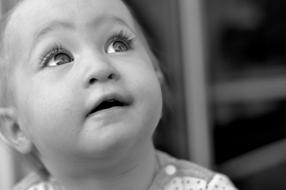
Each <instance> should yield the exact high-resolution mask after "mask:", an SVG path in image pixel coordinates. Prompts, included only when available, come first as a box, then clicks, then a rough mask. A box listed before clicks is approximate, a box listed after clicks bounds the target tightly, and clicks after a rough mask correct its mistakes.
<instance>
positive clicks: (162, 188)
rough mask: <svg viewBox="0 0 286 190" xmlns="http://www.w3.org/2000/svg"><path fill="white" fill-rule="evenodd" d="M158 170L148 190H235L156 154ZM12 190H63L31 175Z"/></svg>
mask: <svg viewBox="0 0 286 190" xmlns="http://www.w3.org/2000/svg"><path fill="white" fill-rule="evenodd" d="M157 155H158V156H157V157H158V162H159V166H160V167H159V170H158V171H157V174H156V175H155V177H154V179H153V182H152V184H151V186H150V188H149V190H237V189H236V188H235V187H234V186H233V184H232V183H231V181H230V180H229V179H228V177H226V176H225V175H222V174H219V173H214V172H212V171H210V170H208V169H206V168H203V167H201V166H198V165H196V164H194V163H191V162H188V161H184V160H178V159H175V158H172V157H170V156H169V155H167V154H165V153H162V152H157ZM13 190H64V188H62V187H61V186H60V184H59V183H57V182H56V181H55V180H53V179H52V180H50V181H42V180H41V179H40V178H39V177H38V176H37V175H36V174H31V175H30V176H28V177H27V178H25V179H24V180H23V181H22V182H21V183H19V184H18V185H17V186H15V188H13Z"/></svg>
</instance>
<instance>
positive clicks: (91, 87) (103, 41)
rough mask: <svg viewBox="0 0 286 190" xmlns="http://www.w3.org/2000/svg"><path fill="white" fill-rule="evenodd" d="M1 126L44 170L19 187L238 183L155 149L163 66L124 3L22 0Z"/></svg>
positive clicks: (88, 189)
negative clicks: (161, 66) (154, 141)
mask: <svg viewBox="0 0 286 190" xmlns="http://www.w3.org/2000/svg"><path fill="white" fill-rule="evenodd" d="M2 38H3V48H2V54H3V55H2V61H1V83H2V86H1V93H2V94H1V109H0V119H1V123H0V124H1V133H2V134H3V136H4V137H5V139H6V140H7V141H8V142H9V144H11V146H13V147H14V148H15V149H17V150H18V151H19V152H21V153H23V154H25V155H29V156H30V158H33V160H34V162H35V164H37V165H38V166H39V167H37V168H38V170H37V171H36V172H35V173H33V174H31V175H29V176H27V177H26V178H25V179H24V180H23V181H21V182H20V183H19V184H18V185H16V186H15V188H14V189H15V190H115V189H116V190H157V189H158V190H159V189H160V190H161V189H162V190H191V189H192V190H205V189H207V190H219V189H220V190H234V189H235V187H233V186H232V184H231V182H230V181H229V180H228V178H227V177H226V176H224V175H221V174H218V173H214V172H211V171H209V170H207V169H204V168H202V167H200V166H197V165H195V164H193V163H190V162H187V161H182V160H176V159H175V158H171V157H170V156H168V155H166V154H164V153H162V152H159V151H156V150H155V149H154V146H153V144H152V134H153V132H154V130H155V128H156V126H157V124H158V122H159V120H160V118H161V114H162V101H163V100H162V92H161V83H162V73H161V71H160V69H159V67H158V63H157V60H156V58H155V57H154V56H153V54H152V52H151V50H150V48H149V47H148V45H147V41H146V39H145V37H144V35H143V32H142V31H141V29H140V26H139V25H138V23H137V22H136V20H135V19H134V18H133V16H132V15H131V13H130V10H129V9H128V8H127V6H126V5H125V4H124V3H123V2H122V1H121V0H24V1H21V2H20V3H19V4H18V5H17V6H16V8H15V9H14V10H13V12H12V13H11V14H10V16H9V17H8V18H7V23H6V25H5V30H4V32H3V37H2Z"/></svg>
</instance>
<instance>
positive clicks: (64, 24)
mask: <svg viewBox="0 0 286 190" xmlns="http://www.w3.org/2000/svg"><path fill="white" fill-rule="evenodd" d="M112 21H113V22H115V23H119V24H123V25H125V26H127V27H129V25H128V24H127V23H126V22H125V21H124V20H123V19H121V18H119V17H116V16H113V15H108V16H106V15H105V16H100V17H98V18H96V19H93V20H91V21H90V22H88V23H87V26H92V27H94V28H96V27H98V26H100V25H102V24H103V23H106V22H112ZM74 28H75V25H74V24H73V23H71V22H68V21H53V22H50V23H48V24H47V25H45V26H44V27H42V29H40V30H39V32H37V33H36V34H35V38H34V39H35V41H38V39H40V38H41V37H42V36H44V35H46V34H47V33H50V32H52V31H54V30H57V29H74ZM129 28H130V27H129Z"/></svg>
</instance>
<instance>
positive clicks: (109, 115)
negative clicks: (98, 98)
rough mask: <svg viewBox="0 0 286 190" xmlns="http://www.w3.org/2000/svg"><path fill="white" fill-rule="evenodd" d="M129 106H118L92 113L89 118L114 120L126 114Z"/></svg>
mask: <svg viewBox="0 0 286 190" xmlns="http://www.w3.org/2000/svg"><path fill="white" fill-rule="evenodd" d="M128 107H129V106H116V107H112V108H108V109H103V110H100V111H97V112H95V113H92V114H90V115H89V116H88V117H87V118H93V119H105V118H106V119H109V120H113V119H116V118H118V117H119V116H121V115H122V114H124V113H125V112H126V110H127V108H128Z"/></svg>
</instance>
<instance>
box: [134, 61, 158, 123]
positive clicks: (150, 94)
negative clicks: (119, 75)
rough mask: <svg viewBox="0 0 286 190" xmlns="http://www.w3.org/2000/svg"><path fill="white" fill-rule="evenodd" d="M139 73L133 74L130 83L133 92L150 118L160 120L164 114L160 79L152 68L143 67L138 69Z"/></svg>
mask: <svg viewBox="0 0 286 190" xmlns="http://www.w3.org/2000/svg"><path fill="white" fill-rule="evenodd" d="M136 70H137V72H132V73H133V74H132V76H130V78H129V81H130V85H132V87H131V88H132V91H133V93H134V94H135V97H136V99H137V101H138V103H139V104H141V106H142V107H143V108H144V110H143V111H145V113H141V116H142V117H143V116H144V115H142V114H146V116H147V117H149V118H154V120H159V118H160V117H161V112H162V91H161V86H160V82H159V79H158V77H157V75H156V72H155V71H154V69H153V67H152V66H149V65H143V66H140V67H136Z"/></svg>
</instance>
